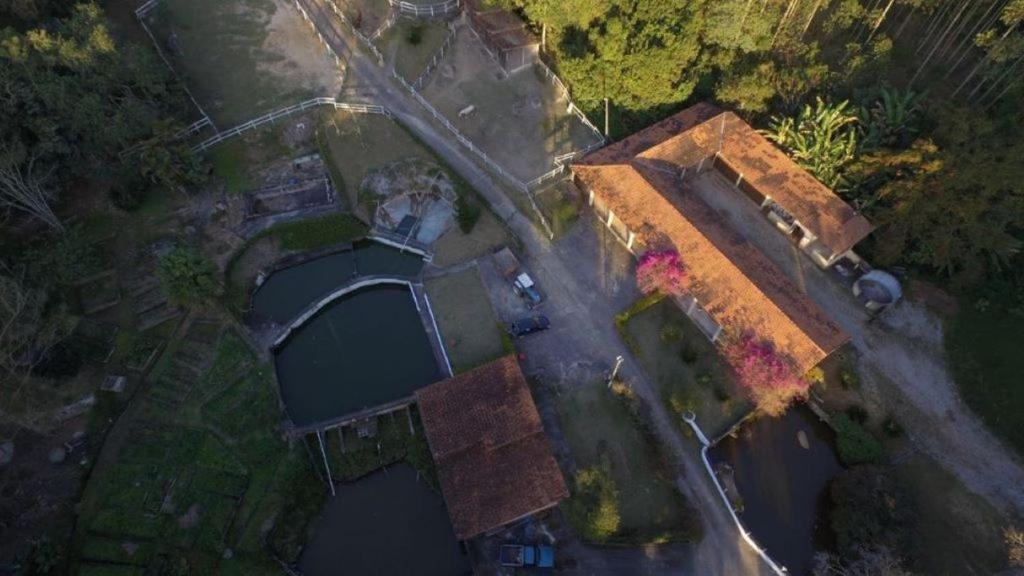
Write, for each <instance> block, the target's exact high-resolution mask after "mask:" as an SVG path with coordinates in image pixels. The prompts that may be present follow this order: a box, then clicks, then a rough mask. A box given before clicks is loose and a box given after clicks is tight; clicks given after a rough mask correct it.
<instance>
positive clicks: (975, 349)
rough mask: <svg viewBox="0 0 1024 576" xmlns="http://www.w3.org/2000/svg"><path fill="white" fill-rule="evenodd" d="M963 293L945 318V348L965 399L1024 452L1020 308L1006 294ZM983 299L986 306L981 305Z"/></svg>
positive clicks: (1023, 317)
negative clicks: (953, 311) (954, 312)
mask: <svg viewBox="0 0 1024 576" xmlns="http://www.w3.org/2000/svg"><path fill="white" fill-rule="evenodd" d="M993 292H994V293H992V294H989V295H988V297H987V298H985V299H984V300H982V297H970V298H963V299H961V302H960V311H959V312H958V313H957V315H956V317H955V318H953V319H952V320H950V321H949V322H948V323H947V327H946V349H947V352H948V353H949V359H950V366H951V367H952V369H953V374H954V376H955V379H956V382H957V385H958V386H959V387H960V393H961V394H962V395H963V397H964V400H965V401H966V402H967V404H968V405H969V406H970V407H971V409H973V410H974V411H975V412H976V413H977V414H978V415H980V416H981V417H982V419H984V421H985V423H986V424H987V425H988V427H989V428H991V429H992V431H993V432H995V433H996V434H997V435H998V436H1001V437H1002V438H1003V439H1005V440H1006V441H1007V442H1008V443H1009V444H1010V445H1011V446H1013V448H1014V449H1015V450H1016V451H1017V453H1018V454H1022V455H1024V386H1021V385H1020V381H1021V374H1024V354H1021V353H1020V346H1021V335H1022V334H1024V313H1022V312H1020V311H1019V310H1018V311H1017V312H1016V313H1015V312H1013V311H1012V309H1013V308H1014V307H1015V306H1016V307H1018V308H1020V304H1015V302H1014V300H1013V298H1012V295H1010V294H999V293H995V291H994V290H993ZM986 303H987V306H986Z"/></svg>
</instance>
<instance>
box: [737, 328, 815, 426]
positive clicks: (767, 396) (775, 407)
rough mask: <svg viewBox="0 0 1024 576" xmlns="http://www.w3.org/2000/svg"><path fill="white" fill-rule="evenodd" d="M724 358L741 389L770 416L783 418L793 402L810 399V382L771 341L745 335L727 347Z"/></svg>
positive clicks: (749, 334) (748, 334)
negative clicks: (808, 397)
mask: <svg viewBox="0 0 1024 576" xmlns="http://www.w3.org/2000/svg"><path fill="white" fill-rule="evenodd" d="M725 356H726V359H727V360H728V361H729V364H730V365H731V366H732V369H733V371H734V372H735V373H736V377H737V379H738V380H739V384H740V386H742V387H743V388H744V389H746V390H747V393H748V394H749V395H750V397H751V399H753V400H754V402H755V403H756V404H757V407H758V408H760V409H761V410H762V411H763V412H765V413H766V414H768V415H769V416H781V415H782V414H783V413H784V412H785V411H786V409H787V408H789V405H790V404H792V403H793V401H795V400H798V399H803V398H806V397H807V390H808V388H809V386H810V383H809V382H808V381H807V380H806V379H804V378H802V377H801V376H800V375H799V374H797V372H796V371H795V370H794V369H793V365H792V363H790V361H789V360H788V359H787V358H785V357H783V356H781V355H780V354H779V353H778V352H776V351H775V348H774V347H773V346H772V345H771V343H770V342H767V341H765V340H762V339H759V338H757V337H755V336H754V335H753V334H751V333H745V334H742V335H741V336H739V337H738V338H734V339H733V340H732V341H731V342H729V343H728V344H727V345H726V347H725Z"/></svg>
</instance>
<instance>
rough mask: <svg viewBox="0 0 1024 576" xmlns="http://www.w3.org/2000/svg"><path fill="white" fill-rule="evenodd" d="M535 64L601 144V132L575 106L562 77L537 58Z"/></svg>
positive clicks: (571, 110)
mask: <svg viewBox="0 0 1024 576" xmlns="http://www.w3.org/2000/svg"><path fill="white" fill-rule="evenodd" d="M537 65H538V66H540V67H541V69H542V70H543V71H544V77H545V78H547V79H548V80H549V81H551V83H552V84H554V85H555V87H556V88H558V91H559V92H561V93H562V97H563V98H565V100H566V102H568V103H569V111H570V112H572V113H573V114H575V115H576V117H577V118H579V119H580V122H583V124H584V125H585V126H586V127H587V128H590V130H591V131H592V132H593V133H594V136H596V137H597V139H598V140H599V141H600V143H601V144H602V145H603V144H604V134H602V133H601V131H600V130H598V129H597V126H594V124H593V123H592V122H591V121H590V119H588V118H587V116H586V115H585V114H584V113H583V112H582V111H581V110H580V109H579V107H578V106H576V103H575V102H573V99H572V95H571V94H569V89H568V88H566V87H565V83H564V82H562V79H561V78H559V77H558V74H555V73H554V72H553V71H552V70H551V68H548V65H547V64H545V63H544V62H543V61H542V60H540V59H538V60H537Z"/></svg>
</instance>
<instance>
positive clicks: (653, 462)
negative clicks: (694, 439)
mask: <svg viewBox="0 0 1024 576" xmlns="http://www.w3.org/2000/svg"><path fill="white" fill-rule="evenodd" d="M558 413H559V417H560V420H561V422H562V428H563V430H564V431H565V436H566V438H567V439H568V441H569V444H570V445H571V446H572V453H573V457H574V458H575V460H576V464H577V467H578V468H588V467H591V466H598V465H601V463H602V462H605V461H607V462H608V463H609V464H610V466H611V472H612V476H613V478H614V480H615V483H616V486H617V488H618V492H619V514H620V515H621V526H620V535H619V536H618V537H617V538H613V539H612V541H613V542H615V541H619V542H622V543H634V542H635V543H647V542H663V541H668V540H682V539H687V536H689V537H692V535H693V531H694V530H696V528H695V526H696V519H695V518H694V516H693V515H694V511H693V510H692V509H690V508H689V506H688V505H687V503H686V501H685V500H684V499H683V497H682V496H681V495H680V494H679V492H678V491H677V490H676V489H675V487H674V486H673V485H672V481H671V475H670V474H669V473H668V471H667V470H665V469H664V463H663V461H662V457H661V455H660V453H659V452H658V449H657V447H656V446H655V445H654V444H652V443H653V442H655V441H654V440H653V438H648V437H646V436H645V435H644V434H643V433H642V432H641V431H640V430H638V427H637V423H636V421H635V420H634V418H633V416H631V414H630V413H629V409H628V408H627V405H626V403H625V402H624V401H623V400H622V399H619V398H617V397H615V396H614V394H613V393H612V392H611V391H610V390H608V389H607V388H606V387H605V386H604V385H602V384H599V383H594V384H590V385H585V386H580V387H578V388H576V389H575V390H573V391H572V392H569V393H566V394H563V395H561V396H560V398H559V401H558Z"/></svg>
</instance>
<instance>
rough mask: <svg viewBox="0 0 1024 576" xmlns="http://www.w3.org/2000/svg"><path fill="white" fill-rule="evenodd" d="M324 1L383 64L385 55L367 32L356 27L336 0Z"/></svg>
mask: <svg viewBox="0 0 1024 576" xmlns="http://www.w3.org/2000/svg"><path fill="white" fill-rule="evenodd" d="M296 1H298V0H296ZM324 1H325V2H326V3H327V5H328V6H330V7H331V10H333V11H334V13H335V14H337V15H338V18H339V19H341V21H342V22H344V23H345V25H346V26H348V28H349V30H351V31H352V33H353V34H355V37H356V38H357V39H358V40H359V41H360V42H362V43H363V44H364V45H365V46H366V47H367V48H368V49H369V50H370V52H371V53H372V54H373V55H374V57H376V58H377V63H378V64H380V65H381V66H383V65H384V55H383V54H381V53H380V50H378V49H377V47H376V46H374V44H373V41H372V40H370V39H369V38H367V37H366V35H365V34H363V33H362V32H360V31H359V30H357V29H356V27H355V26H354V25H353V24H352V23H351V22H349V20H348V18H347V17H346V16H345V14H344V13H343V12H342V11H341V8H338V4H337V3H335V2H334V0H324Z"/></svg>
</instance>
